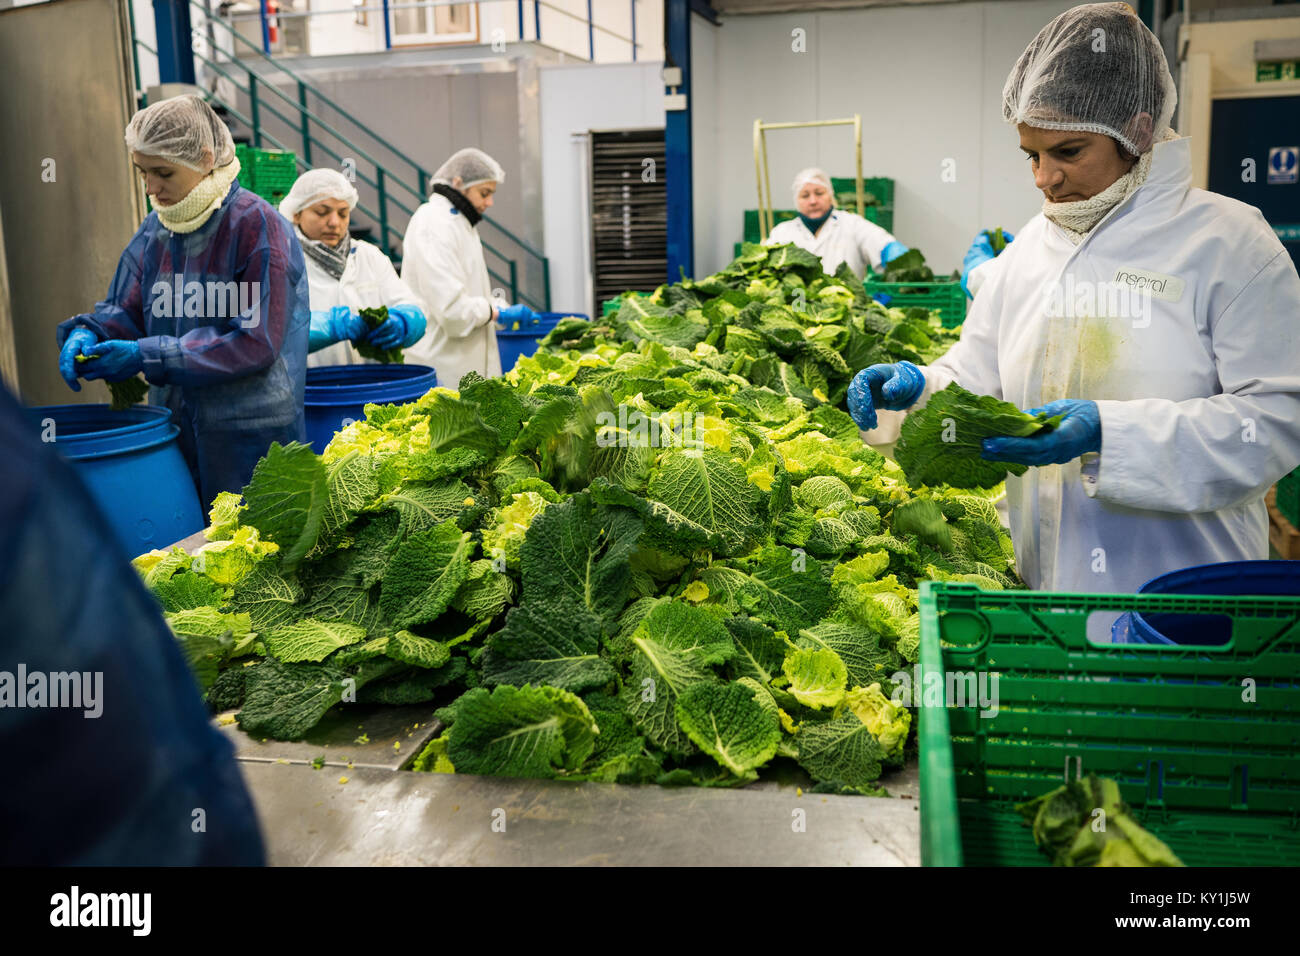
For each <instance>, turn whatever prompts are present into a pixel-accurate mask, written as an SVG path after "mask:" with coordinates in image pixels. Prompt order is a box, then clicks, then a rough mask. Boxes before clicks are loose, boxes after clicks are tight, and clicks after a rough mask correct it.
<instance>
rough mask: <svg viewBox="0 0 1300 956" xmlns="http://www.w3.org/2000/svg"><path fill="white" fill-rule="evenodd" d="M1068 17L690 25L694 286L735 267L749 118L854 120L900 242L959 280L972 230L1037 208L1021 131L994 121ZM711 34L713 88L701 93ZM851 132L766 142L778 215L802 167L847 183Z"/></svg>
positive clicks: (865, 16) (933, 11) (1052, 3)
mask: <svg viewBox="0 0 1300 956" xmlns="http://www.w3.org/2000/svg"><path fill="white" fill-rule="evenodd" d="M1073 5H1074V4H1073V3H1072V2H1070V0H1015V2H1010V0H1008V2H985V3H962V4H945V5H942V6H939V5H934V6H930V5H927V6H922V7H919V8H918V7H885V8H870V9H864V10H851V11H834V12H823V13H814V12H808V13H802V14H780V15H767V16H744V17H728V18H725V19H724V20H723V25H722V26H721V27H718V28H714V27H712V26H710V25H709V24H707V23H705V22H703V21H700V20H699V19H698V18H696V20H695V24H694V29H693V33H692V44H693V46H694V49H693V56H692V60H693V62H694V64H695V71H696V72H695V81H694V83H693V91H692V92H693V96H694V102H693V109H694V114H695V115H694V120H693V125H694V130H695V137H696V138H695V154H694V166H695V180H694V186H695V218H696V236H697V239H696V247H695V265H696V274H697V275H706V274H708V273H710V272H714V271H716V270H717V269H719V268H721V267H722V266H724V265H726V263H727V262H729V261H730V260H731V257H732V247H733V244H734V243H735V242H737V241H738V240H739V239H740V238H741V221H742V214H743V211H744V210H745V209H752V208H754V207H755V206H756V205H757V189H756V185H755V177H754V154H753V123H754V120H755V119H756V118H762V119H763V120H764V121H768V122H779V121H798V120H812V119H840V118H844V117H849V116H852V115H853V114H854V113H861V114H862V117H863V127H864V128H863V156H862V165H863V175H865V176H889V177H892V178H893V179H894V180H896V186H895V200H894V203H895V213H894V233H895V234H896V235H897V237H898V239H899V240H900V241H901V242H903V243H905V244H906V245H909V246H914V247H919V248H920V249H921V250H922V251H923V252H924V253H925V254H926V258H927V260H928V261H929V263H930V264H931V265H932V266H933V267H934V269H935V271H936V272H939V271H951V270H952V269H955V268H958V267H959V266H960V265H961V259H962V255H963V254H964V253H965V251H966V248H967V246H968V245H969V244H970V240H971V239H972V238H973V237H974V235H975V233H976V232H978V231H979V230H980V229H981V228H984V227H993V226H1005V227H1007V228H1009V229H1011V230H1013V231H1015V230H1016V229H1017V228H1018V227H1019V226H1020V225H1022V224H1023V223H1024V222H1026V221H1027V220H1028V219H1029V218H1030V217H1031V216H1032V215H1034V213H1035V212H1037V211H1038V209H1039V207H1040V205H1041V203H1042V196H1041V194H1040V193H1038V192H1037V191H1036V190H1035V189H1034V187H1033V183H1032V180H1031V178H1030V174H1029V170H1028V164H1027V163H1026V162H1025V160H1024V158H1023V154H1022V153H1021V152H1020V150H1019V148H1018V146H1017V139H1016V134H1015V131H1014V130H1013V129H1012V128H1011V127H1009V126H1007V125H1006V124H1005V123H1003V121H1002V112H1001V111H1002V97H1001V93H1002V86H1003V84H1004V83H1005V81H1006V77H1007V74H1008V73H1009V72H1010V70H1011V67H1012V66H1013V65H1014V64H1015V61H1016V59H1017V58H1018V57H1019V56H1020V54H1021V52H1023V50H1024V48H1025V47H1026V46H1027V45H1028V43H1029V41H1030V40H1032V39H1033V38H1034V35H1035V34H1036V33H1037V32H1038V31H1039V30H1040V29H1041V28H1042V27H1043V26H1044V25H1045V24H1046V23H1047V22H1048V21H1049V20H1051V19H1052V18H1053V17H1054V16H1056V15H1057V14H1058V13H1060V12H1061V11H1063V10H1065V9H1068V8H1069V7H1070V6H1073ZM796 28H801V29H803V30H805V31H806V37H807V52H805V53H795V52H792V49H791V45H792V39H791V32H792V31H793V30H794V29H796ZM710 31H711V32H712V35H713V36H712V39H713V44H712V45H713V47H714V49H715V51H716V52H715V62H714V64H713V66H712V71H713V72H714V73H715V76H710V77H709V78H708V82H706V81H705V77H706V74H707V73H708V72H710V68H709V67H708V65H707V64H705V63H704V62H703V58H704V57H705V55H706V53H705V51H706V50H707V49H708V47H709V46H710V44H709V43H708V41H707V39H706V37H707V36H708V34H709V33H710ZM710 97H711V98H712V102H706V101H707V100H708V99H709V98H710ZM850 130H851V127H836V128H831V129H827V130H821V131H816V130H800V131H789V132H781V131H777V132H773V133H769V134H768V158H769V163H770V167H771V171H772V195H773V200H774V202H775V203H776V204H777V205H778V207H779V208H782V207H783V208H788V207H789V206H790V200H789V189H788V184H789V182H790V180H791V179H792V177H793V175H794V173H795V172H796V171H798V170H799V169H800V168H802V167H804V166H809V165H821V166H823V167H825V168H826V170H827V171H828V172H829V173H830V174H831V175H832V176H850V175H852V174H853V149H852V133H851V132H850ZM705 143H708V144H709V147H708V148H702V146H703V145H704V144H705ZM948 159H951V160H955V162H956V181H955V182H951V183H946V182H943V181H942V180H941V171H942V168H943V166H942V164H943V163H944V161H945V160H948ZM709 197H712V202H710V201H709ZM710 220H711V221H710ZM706 233H711V234H710V235H708V238H707V240H706V239H705V236H706Z"/></svg>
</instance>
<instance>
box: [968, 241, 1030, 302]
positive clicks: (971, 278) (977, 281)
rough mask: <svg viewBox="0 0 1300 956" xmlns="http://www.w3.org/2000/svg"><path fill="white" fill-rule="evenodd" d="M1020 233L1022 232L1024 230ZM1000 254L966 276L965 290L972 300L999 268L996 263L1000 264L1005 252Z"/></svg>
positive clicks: (986, 260)
mask: <svg viewBox="0 0 1300 956" xmlns="http://www.w3.org/2000/svg"><path fill="white" fill-rule="evenodd" d="M1021 231H1022V232H1023V231H1024V230H1021ZM1016 235H1017V236H1018V235H1020V233H1019V232H1018V233H1016ZM1002 252H1003V255H1000V256H994V257H993V258H992V259H985V260H984V261H983V262H981V263H980V264H979V265H977V266H976V267H975V268H974V269H972V270H971V271H970V272H969V273H968V274H967V276H966V288H967V289H969V290H970V296H971V298H972V299H973V298H975V296H977V295H979V291H980V289H982V288H983V287H984V284H985V283H986V282H988V281H989V279H990V278H992V276H993V273H994V272H995V271H997V269H998V268H1000V267H999V266H998V263H999V262H1002V261H1003V260H1004V259H1005V258H1006V256H1005V253H1006V250H1005V249H1003V250H1002Z"/></svg>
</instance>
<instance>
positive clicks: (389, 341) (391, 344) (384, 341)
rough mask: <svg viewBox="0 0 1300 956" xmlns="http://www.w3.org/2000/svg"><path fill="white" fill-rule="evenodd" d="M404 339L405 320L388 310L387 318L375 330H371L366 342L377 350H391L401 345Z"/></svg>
mask: <svg viewBox="0 0 1300 956" xmlns="http://www.w3.org/2000/svg"><path fill="white" fill-rule="evenodd" d="M405 339H406V319H404V318H402V317H401V316H400V315H397V314H396V313H394V312H393V310H392V309H389V310H388V318H387V319H385V320H384V322H383V324H382V325H380V326H379V328H377V329H372V330H371V331H370V333H369V334H368V335H367V336H366V341H367V342H369V343H370V344H371V345H373V346H374V347H375V348H377V349H391V348H396V347H397V346H399V345H401V344H402V342H403V341H404V340H405Z"/></svg>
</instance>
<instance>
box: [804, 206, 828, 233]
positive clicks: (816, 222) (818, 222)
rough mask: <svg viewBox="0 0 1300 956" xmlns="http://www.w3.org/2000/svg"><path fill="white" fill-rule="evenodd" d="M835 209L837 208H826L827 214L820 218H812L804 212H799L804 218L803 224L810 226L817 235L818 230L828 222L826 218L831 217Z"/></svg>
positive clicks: (811, 230) (810, 230)
mask: <svg viewBox="0 0 1300 956" xmlns="http://www.w3.org/2000/svg"><path fill="white" fill-rule="evenodd" d="M834 211H835V208H834V207H831V208H830V209H828V210H826V215H824V216H822V217H821V218H820V219H812V218H810V217H808V216H805V215H804V214H803V213H799V218H800V219H802V220H803V224H804V225H805V226H807V227H808V231H809V232H811V233H812V234H813V235H814V236H815V235H817V230H818V229H820V228H821V227H822V226H823V225H825V224H826V220H827V219H829V218H831V213H833V212H834Z"/></svg>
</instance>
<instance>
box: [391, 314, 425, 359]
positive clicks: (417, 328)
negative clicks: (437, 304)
mask: <svg viewBox="0 0 1300 956" xmlns="http://www.w3.org/2000/svg"><path fill="white" fill-rule="evenodd" d="M388 314H389V315H400V316H401V317H402V319H403V320H404V321H405V322H406V336H405V337H404V338H403V339H402V340H401V341H400V342H398V343H397V344H398V345H399V346H401V347H402V348H404V349H409V348H410V347H411V346H412V345H414V344H415V343H416V342H418V341H420V339H422V338H424V331H425V328H426V326H427V325H428V323H427V322H426V321H425V318H424V310H422V309H421V308H420V307H419V306H418V305H393V306H389V307H388Z"/></svg>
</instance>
